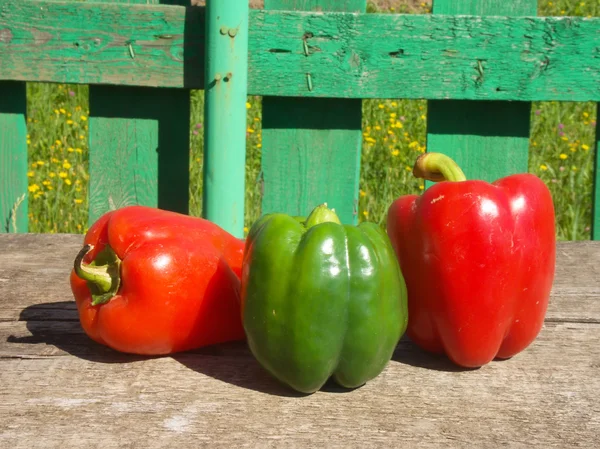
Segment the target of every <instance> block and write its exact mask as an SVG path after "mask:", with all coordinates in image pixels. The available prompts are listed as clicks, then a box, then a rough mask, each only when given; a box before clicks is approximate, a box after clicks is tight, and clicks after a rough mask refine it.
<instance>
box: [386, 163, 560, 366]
mask: <svg viewBox="0 0 600 449" xmlns="http://www.w3.org/2000/svg"><path fill="white" fill-rule="evenodd" d="M413 173H414V175H415V176H417V177H420V178H424V179H427V180H430V181H434V182H436V184H433V185H432V186H431V187H429V188H428V189H427V190H426V191H425V192H424V193H423V194H422V195H421V196H417V195H406V196H402V197H400V198H398V199H397V200H396V201H394V202H393V204H392V205H391V206H390V208H389V210H388V219H387V232H388V235H389V237H390V240H391V242H392V245H393V247H394V249H395V251H396V255H397V257H398V260H399V262H400V266H401V269H402V273H403V274H404V277H405V280H406V285H407V290H408V306H409V314H408V316H409V320H408V329H407V335H408V336H409V337H410V338H411V339H412V340H413V341H414V342H415V343H416V344H417V345H418V346H420V347H421V348H423V349H424V350H427V351H431V352H435V353H445V354H447V356H448V357H449V358H450V359H451V360H452V361H453V362H454V363H456V364H458V365H460V366H463V367H470V368H474V367H480V366H482V365H485V364H487V363H489V362H490V361H492V360H493V359H494V358H499V359H507V358H510V357H512V356H514V355H516V354H518V353H519V352H521V351H523V350H524V349H525V348H527V347H528V346H529V345H530V344H531V343H532V342H533V341H534V340H535V338H536V337H537V336H538V334H539V332H540V330H541V328H542V325H543V322H544V317H545V314H546V310H547V306H548V301H549V297H550V290H551V288H552V282H553V279H554V269H555V259H556V236H555V217H554V206H553V202H552V197H551V194H550V191H549V189H548V188H547V186H546V185H545V184H544V183H543V182H542V181H541V180H540V179H539V178H538V177H537V176H535V175H532V174H527V173H524V174H515V175H511V176H506V177H504V178H501V179H498V180H497V181H495V182H493V183H488V182H484V181H482V180H466V178H465V175H464V174H463V172H462V170H461V169H460V167H459V166H458V165H457V164H456V163H455V162H454V161H453V160H452V159H450V158H449V157H448V156H445V155H443V154H439V153H426V154H424V155H422V156H421V157H420V158H419V159H418V160H417V162H416V164H415V167H414V170H413Z"/></svg>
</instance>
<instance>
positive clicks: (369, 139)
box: [365, 137, 376, 143]
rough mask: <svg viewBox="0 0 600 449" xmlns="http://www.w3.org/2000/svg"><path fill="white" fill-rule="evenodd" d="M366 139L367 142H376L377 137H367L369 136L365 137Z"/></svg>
mask: <svg viewBox="0 0 600 449" xmlns="http://www.w3.org/2000/svg"><path fill="white" fill-rule="evenodd" d="M365 140H366V141H367V142H369V143H375V142H376V140H375V139H373V138H372V137H367V138H365Z"/></svg>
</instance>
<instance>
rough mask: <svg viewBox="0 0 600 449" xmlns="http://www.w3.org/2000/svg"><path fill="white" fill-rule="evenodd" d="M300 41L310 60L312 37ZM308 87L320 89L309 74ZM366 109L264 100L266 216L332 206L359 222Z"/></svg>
mask: <svg viewBox="0 0 600 449" xmlns="http://www.w3.org/2000/svg"><path fill="white" fill-rule="evenodd" d="M265 7H266V8H267V9H290V10H291V9H310V10H312V11H316V10H318V11H342V10H346V11H365V10H366V1H365V0H347V1H337V0H322V1H316V0H314V1H300V0H297V1H295V0H266V2H265ZM315 32H316V30H315ZM298 37H299V39H297V42H296V44H295V48H293V51H300V52H304V53H306V54H305V56H304V57H305V58H306V59H307V60H309V59H310V58H311V57H312V53H311V50H310V49H309V48H308V43H307V40H308V39H310V34H305V35H304V39H302V38H301V37H302V36H298ZM311 45H312V44H311ZM304 83H305V85H306V86H307V90H308V91H310V90H315V89H319V88H320V86H319V79H318V77H317V78H315V79H313V78H312V76H311V73H310V71H307V72H306V74H305V76H304ZM361 104H362V103H361V100H355V99H311V98H278V97H265V98H264V99H263V125H262V126H263V153H262V171H263V172H262V173H263V181H264V190H263V202H262V211H263V213H268V212H285V213H289V214H294V215H306V214H308V213H309V212H310V210H311V209H312V208H313V207H315V206H317V205H318V204H321V203H324V202H327V203H328V205H329V206H330V207H333V208H335V209H336V211H337V212H338V215H339V217H340V220H341V221H342V222H343V223H356V222H357V220H358V213H357V210H358V182H359V177H360V153H361V142H362V133H361Z"/></svg>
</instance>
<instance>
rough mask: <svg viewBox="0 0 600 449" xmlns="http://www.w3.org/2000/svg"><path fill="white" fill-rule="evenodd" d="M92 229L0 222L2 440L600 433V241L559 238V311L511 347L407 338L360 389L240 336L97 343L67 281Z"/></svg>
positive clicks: (492, 443) (418, 438) (494, 439)
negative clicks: (492, 357) (185, 342)
mask: <svg viewBox="0 0 600 449" xmlns="http://www.w3.org/2000/svg"><path fill="white" fill-rule="evenodd" d="M81 242H82V236H81V235H65V234H62V235H61V234H59V235H56V234H55V235H49V234H24V235H23V234H22V235H16V234H3V235H0V385H3V386H5V388H2V389H0V446H2V447H11V448H30V447H40V446H41V445H42V444H41V442H43V446H44V447H73V448H78V447H86V448H88V447H103V448H112V447H124V446H135V447H138V446H143V447H147V448H158V447H166V446H175V445H179V446H182V447H186V446H192V445H194V446H197V445H198V444H201V445H210V446H211V447H212V446H215V447H238V446H240V447H272V446H276V445H277V446H280V445H286V446H306V447H323V446H325V445H326V446H327V447H348V446H350V447H373V446H382V447H383V446H385V447H390V446H396V445H397V444H398V442H399V441H401V442H402V443H403V444H408V445H409V446H410V447H440V446H452V447H472V446H473V445H475V446H477V447H496V446H509V447H517V448H529V447H543V448H547V447H559V448H563V447H572V446H577V447H589V448H595V447H598V446H599V445H600V405H599V401H598V391H600V372H599V370H600V345H598V333H599V332H600V276H599V274H600V268H599V267H600V263H599V262H600V250H599V243H598V242H591V241H590V242H560V243H559V245H558V251H557V273H556V281H555V285H554V289H553V297H552V300H551V302H550V309H549V313H548V318H549V319H548V320H547V321H546V323H545V326H544V328H543V330H542V332H541V333H540V335H539V337H538V338H537V339H536V341H535V342H534V343H533V344H532V345H531V346H530V347H529V348H528V349H527V350H526V351H524V352H522V353H521V354H519V355H517V356H516V357H514V358H513V359H511V360H508V361H504V362H492V363H491V364H489V365H487V366H485V367H483V368H481V369H479V370H459V369H457V368H456V367H455V366H453V365H451V364H450V363H449V362H448V361H447V360H446V359H445V358H443V357H434V356H431V355H429V354H426V353H424V352H423V351H421V350H419V349H418V348H417V347H416V346H415V345H414V344H412V343H411V342H410V341H408V340H407V339H403V341H401V343H400V344H399V346H398V348H397V351H396V353H395V354H394V357H393V359H392V361H390V363H389V364H388V366H387V367H386V369H385V370H384V372H383V373H382V374H381V375H380V376H378V377H377V378H376V379H374V380H373V381H371V382H369V383H368V384H367V385H365V386H364V387H362V388H359V389H357V390H354V391H350V392H344V393H341V392H340V389H338V388H336V387H334V386H332V385H328V386H326V387H325V388H324V390H323V391H320V392H317V393H316V394H314V395H311V396H300V395H296V394H294V393H293V392H291V391H290V390H288V389H287V388H285V387H283V386H282V385H280V384H278V383H277V382H276V381H275V380H274V379H273V378H271V377H270V376H269V375H267V374H266V372H264V371H263V370H262V368H261V367H260V366H259V365H258V363H257V362H256V361H255V359H254V358H253V357H252V355H251V353H250V352H249V351H248V349H247V348H246V346H245V344H243V343H234V344H226V345H217V346H213V347H209V348H205V349H201V350H197V351H191V352H188V353H183V354H177V355H174V356H172V357H159V358H148V357H137V356H131V355H126V354H119V353H116V352H114V351H112V350H110V349H108V348H106V347H103V346H101V345H98V344H95V343H93V342H92V341H91V340H89V338H88V337H87V336H86V335H85V334H84V333H83V332H82V330H81V327H80V325H79V322H78V316H77V311H76V309H75V306H74V302H73V301H72V299H71V294H70V290H69V285H68V273H69V271H70V267H71V264H72V260H73V257H74V256H75V254H76V253H77V251H78V249H79V246H80V245H81ZM563 309H564V310H567V311H568V312H567V313H566V314H563V313H562V310H563ZM582 321H583V322H582ZM257 410H259V411H260V413H257ZM74 422H75V423H76V424H74Z"/></svg>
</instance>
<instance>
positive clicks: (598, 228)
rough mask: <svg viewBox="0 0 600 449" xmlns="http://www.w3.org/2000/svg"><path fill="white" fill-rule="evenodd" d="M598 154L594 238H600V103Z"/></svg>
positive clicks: (593, 216) (593, 221) (593, 214)
mask: <svg viewBox="0 0 600 449" xmlns="http://www.w3.org/2000/svg"><path fill="white" fill-rule="evenodd" d="M596 111H597V112H596V155H595V161H596V164H595V166H594V197H593V203H592V240H600V103H598V105H597V106H596Z"/></svg>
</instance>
